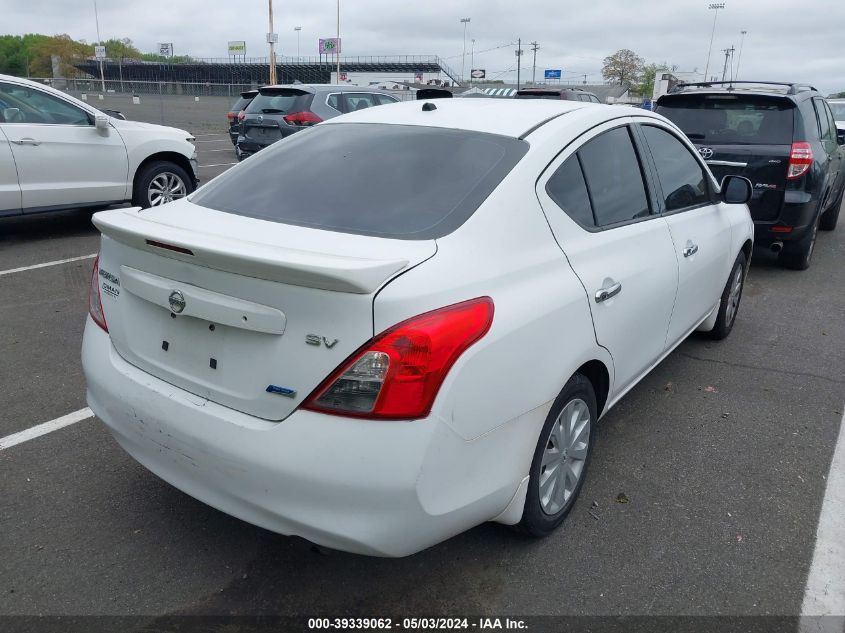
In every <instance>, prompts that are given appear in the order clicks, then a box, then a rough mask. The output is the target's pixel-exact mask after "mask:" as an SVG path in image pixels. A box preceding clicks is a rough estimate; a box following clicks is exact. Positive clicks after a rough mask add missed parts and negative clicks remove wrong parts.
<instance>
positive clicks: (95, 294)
mask: <svg viewBox="0 0 845 633" xmlns="http://www.w3.org/2000/svg"><path fill="white" fill-rule="evenodd" d="M88 314H90V315H91V318H92V319H94V323H96V324H97V325H99V326H100V327H101V328H103V330H105V331H106V332H108V331H109V326H108V325H106V315H105V314H104V313H103V302H102V300H101V299H100V256H99V255H97V257H96V259H94V270H93V272H92V273H91V285H90V286H89V287H88Z"/></svg>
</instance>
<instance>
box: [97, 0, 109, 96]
mask: <svg viewBox="0 0 845 633" xmlns="http://www.w3.org/2000/svg"><path fill="white" fill-rule="evenodd" d="M94 22H96V23H97V45H98V46H102V45H103V40H101V39H100V15H99V13H97V0H94ZM99 61H100V88H102V90H103V92H105V91H106V78H105V76H104V75H103V58H102V57H101V58H100V60H99Z"/></svg>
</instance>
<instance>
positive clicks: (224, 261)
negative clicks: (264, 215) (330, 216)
mask: <svg viewBox="0 0 845 633" xmlns="http://www.w3.org/2000/svg"><path fill="white" fill-rule="evenodd" d="M141 211H142V210H141V208H140V207H133V208H131V209H114V210H111V211H101V212H99V213H95V214H94V216H93V222H94V225H95V226H96V227H97V228H98V229H99V230H100V232H101V233H102V234H103V235H105V236H107V237H110V238H112V239H113V240H115V241H117V242H120V243H121V244H125V245H126V246H129V247H131V248H136V249H139V250H142V251H148V252H151V253H155V254H156V255H159V256H161V257H168V258H171V259H177V260H180V261H184V262H189V263H191V264H195V265H197V266H204V267H206V268H213V269H216V270H223V271H226V272H231V273H235V274H238V275H244V276H246V277H255V278H257V279H266V280H268V281H275V282H280V283H286V284H292V285H294V286H304V287H306V288H320V289H323V290H332V291H336V292H350V293H355V294H371V293H373V292H375V291H376V290H377V289H378V288H379V287H380V286H381V285H382V284H383V283H384V282H385V281H387V280H388V279H389V278H390V277H392V276H393V275H394V274H395V273H397V272H399V271H400V270H402V269H403V268H405V267H406V266H407V265H408V263H409V262H408V260H407V259H368V258H362V257H348V256H339V255H331V254H327V253H318V252H312V251H304V250H299V249H294V248H285V247H283V246H277V245H270V244H262V243H256V242H246V241H243V240H237V239H233V238H229V237H226V236H224V235H216V234H210V233H201V232H198V231H195V230H188V229H186V228H180V227H174V226H169V225H167V224H162V223H161V222H157V221H155V220H152V219H146V218H144V217H143V215H142V214H141Z"/></svg>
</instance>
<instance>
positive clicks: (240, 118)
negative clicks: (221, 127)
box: [238, 110, 246, 121]
mask: <svg viewBox="0 0 845 633" xmlns="http://www.w3.org/2000/svg"><path fill="white" fill-rule="evenodd" d="M245 118H246V112H245V111H243V110H241V111H240V112H238V121H243V120H244V119H245Z"/></svg>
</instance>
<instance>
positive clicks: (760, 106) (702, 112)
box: [656, 94, 793, 145]
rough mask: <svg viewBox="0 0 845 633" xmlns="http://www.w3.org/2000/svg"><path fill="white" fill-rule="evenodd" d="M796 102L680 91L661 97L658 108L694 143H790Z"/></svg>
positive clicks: (658, 110)
mask: <svg viewBox="0 0 845 633" xmlns="http://www.w3.org/2000/svg"><path fill="white" fill-rule="evenodd" d="M792 110H793V104H792V102H791V101H789V100H788V99H777V98H775V99H771V98H767V97H756V96H749V95H722V94H719V95H677V96H668V97H663V98H661V99H660V102H659V104H658V106H657V110H656V111H657V112H658V113H660V114H662V115H663V116H665V117H666V118H667V119H669V120H671V121H672V122H673V123H675V125H677V126H678V127H679V128H681V129H682V130H683V131H684V133H685V134H686V135H687V136H688V137H689V138H690V140H691V141H693V142H694V143H712V144H714V145H717V144H726V145H728V144H730V145H733V144H740V145H742V144H746V145H789V144H790V143H792Z"/></svg>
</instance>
